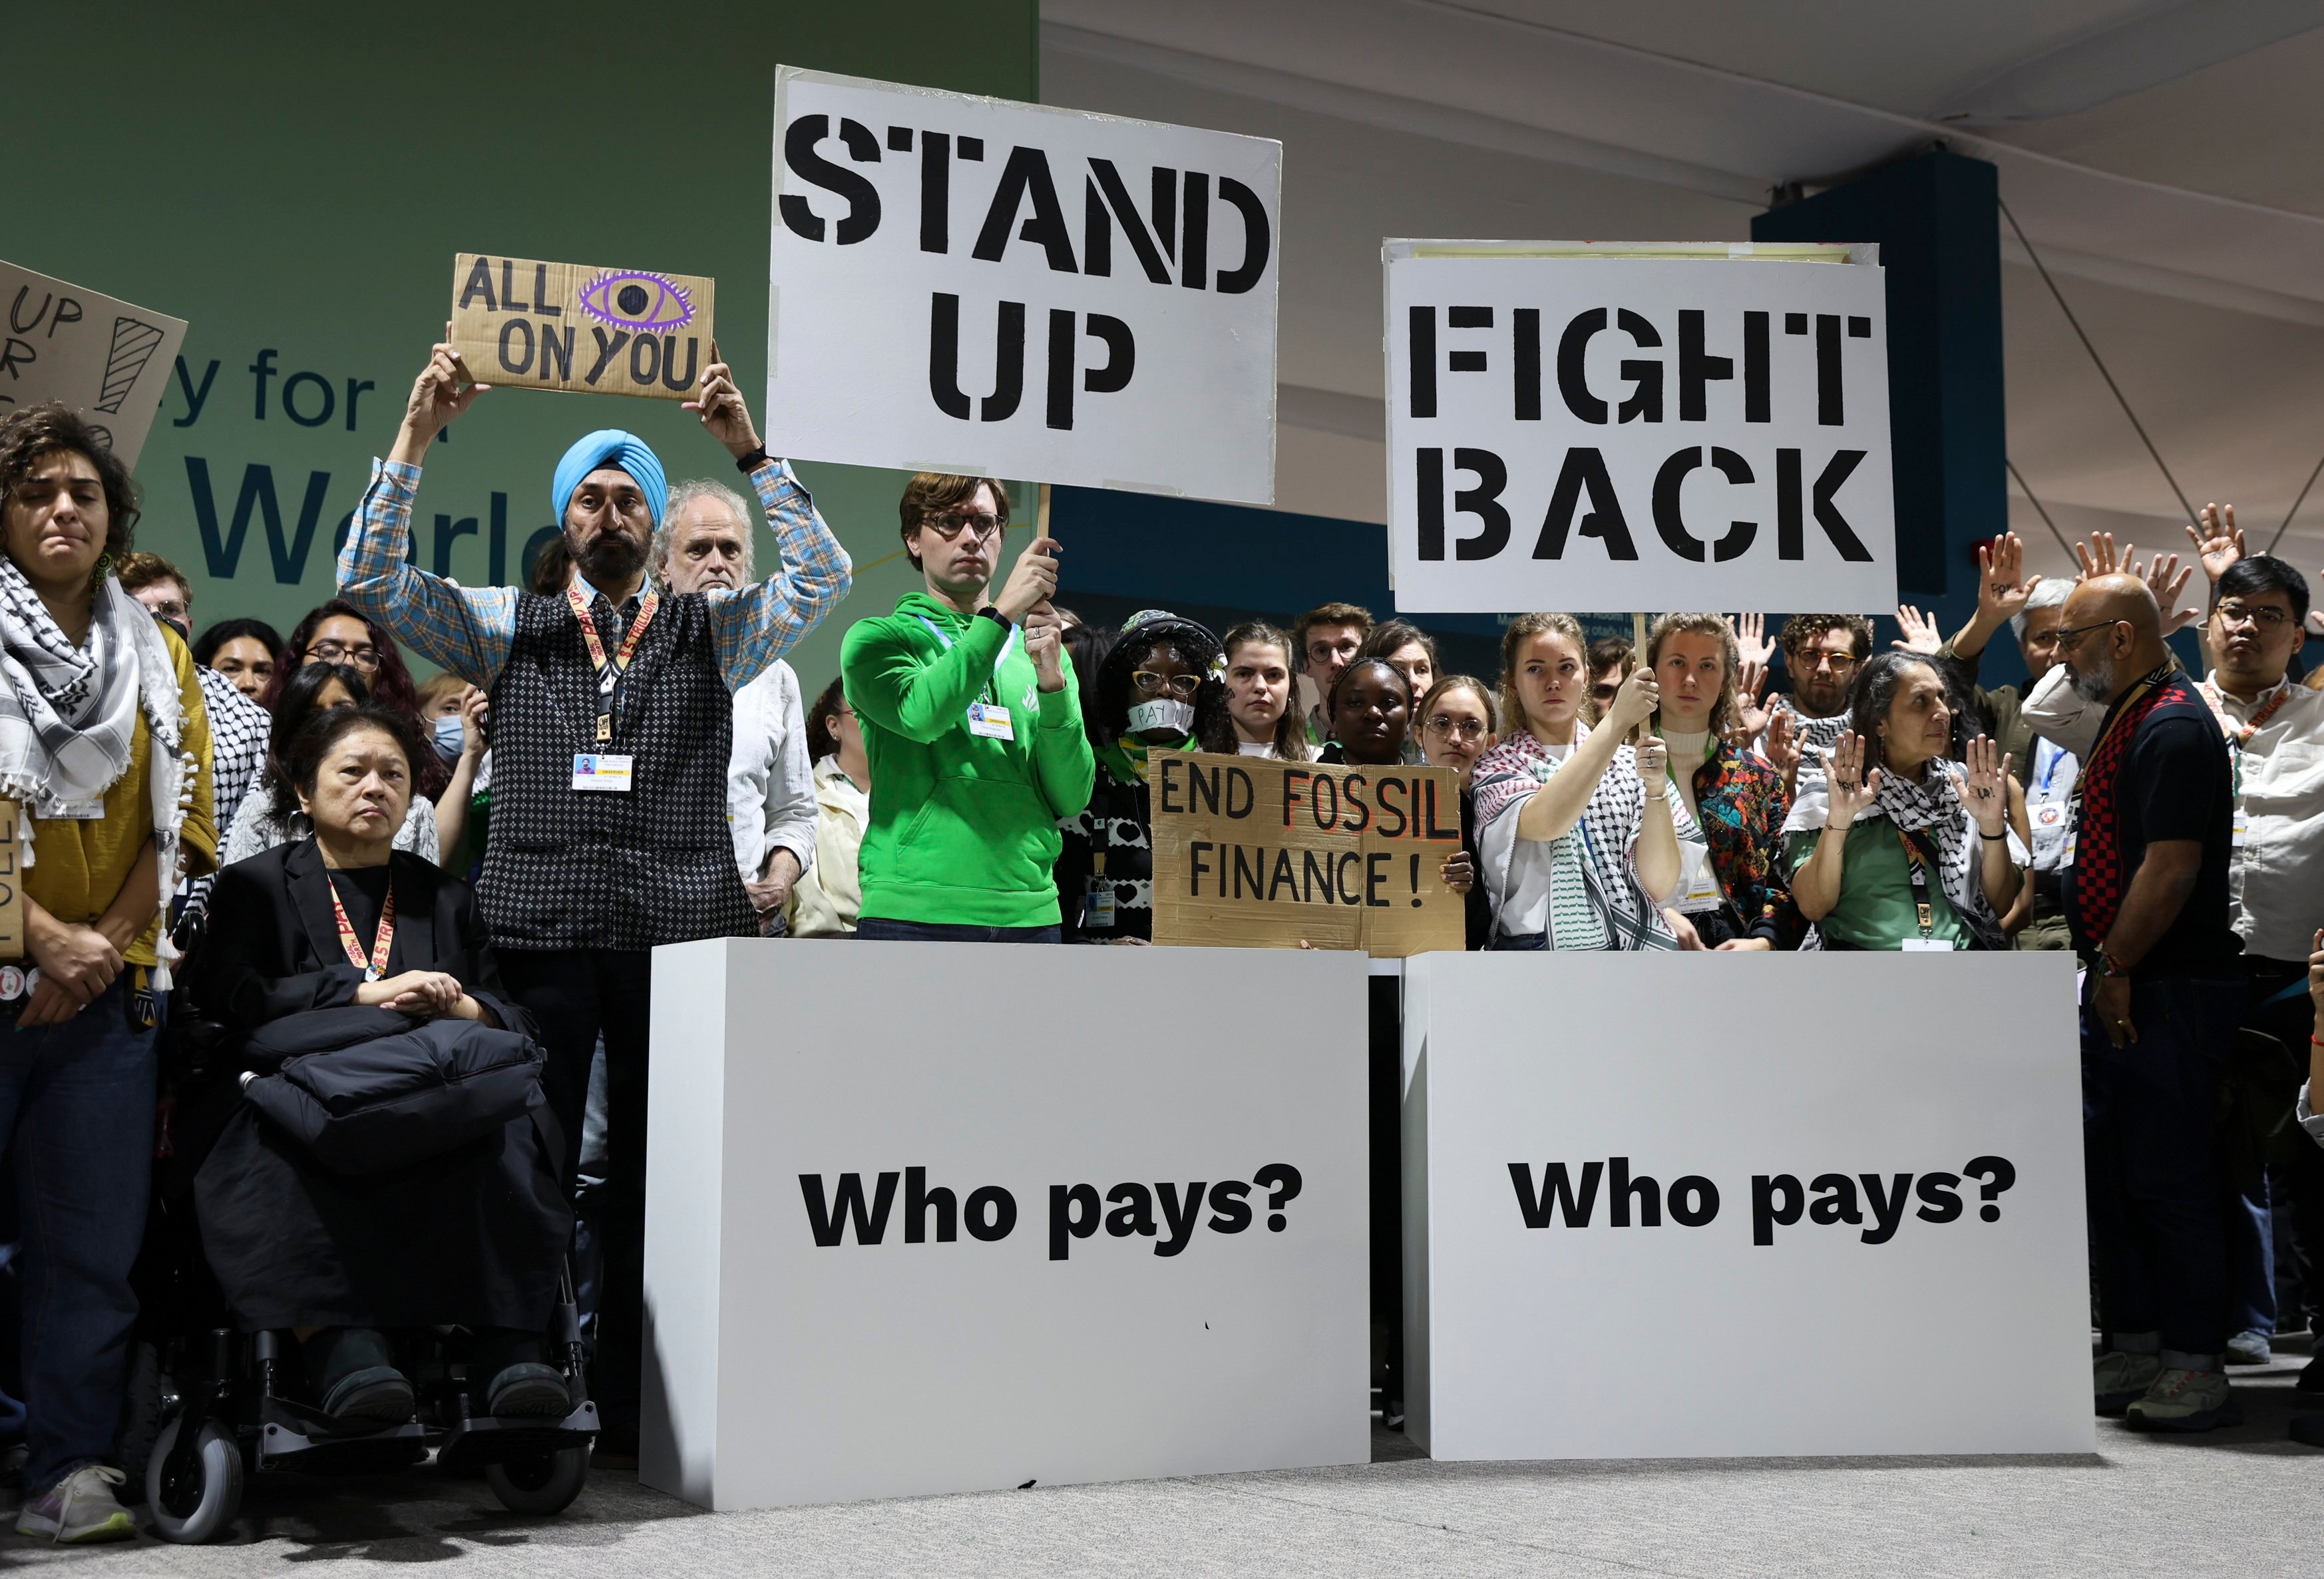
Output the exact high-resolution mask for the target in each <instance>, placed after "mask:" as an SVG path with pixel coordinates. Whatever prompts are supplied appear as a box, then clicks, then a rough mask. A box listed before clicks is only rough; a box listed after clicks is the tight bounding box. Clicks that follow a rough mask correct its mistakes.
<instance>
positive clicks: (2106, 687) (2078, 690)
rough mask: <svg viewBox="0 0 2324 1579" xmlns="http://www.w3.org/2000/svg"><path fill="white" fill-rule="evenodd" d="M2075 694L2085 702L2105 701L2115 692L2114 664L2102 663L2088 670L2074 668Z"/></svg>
mask: <svg viewBox="0 0 2324 1579" xmlns="http://www.w3.org/2000/svg"><path fill="white" fill-rule="evenodd" d="M2070 673H2071V675H2072V677H2073V679H2072V684H2073V690H2074V695H2076V696H2078V697H2081V699H2082V700H2083V701H2085V702H2103V701H2105V700H2106V699H2107V697H2110V696H2112V695H2113V694H2114V665H2113V664H2112V663H2111V662H2107V663H2102V664H2099V665H2098V666H2097V667H2095V668H2092V669H2089V670H2087V671H2085V670H2082V669H2072V670H2070Z"/></svg>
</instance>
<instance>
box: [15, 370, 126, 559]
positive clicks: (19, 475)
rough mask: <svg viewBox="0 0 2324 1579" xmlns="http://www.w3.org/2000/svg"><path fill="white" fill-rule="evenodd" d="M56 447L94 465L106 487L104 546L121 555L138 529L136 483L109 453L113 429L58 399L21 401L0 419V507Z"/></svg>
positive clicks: (53, 453)
mask: <svg viewBox="0 0 2324 1579" xmlns="http://www.w3.org/2000/svg"><path fill="white" fill-rule="evenodd" d="M60 450H69V451H70V452H71V453H73V454H75V455H78V456H82V457H86V458H87V459H88V464H89V465H91V466H95V467H96V468H97V481H98V482H99V483H100V484H102V485H104V488H105V551H106V553H108V554H110V555H112V556H113V557H114V558H115V559H120V558H121V557H122V556H124V554H126V553H128V552H129V547H130V543H131V542H132V540H134V536H135V532H136V527H137V485H136V484H135V483H134V482H133V481H131V480H130V476H129V468H128V467H127V466H124V465H122V464H121V457H118V456H116V455H115V454H114V453H113V435H112V434H111V433H109V432H107V431H106V429H103V428H100V427H98V426H97V424H96V423H94V422H91V421H89V420H88V419H87V418H85V417H83V416H82V415H81V414H80V413H79V412H78V411H74V410H73V409H72V408H71V407H70V406H69V405H67V404H65V403H64V402H62V401H42V402H40V403H39V404H38V405H31V406H23V407H20V408H18V409H17V410H16V411H12V412H10V413H9V414H8V416H7V418H6V419H5V420H0V512H5V510H6V509H7V507H8V504H9V503H10V502H11V501H12V500H14V498H15V496H16V490H17V489H18V488H20V487H22V486H23V485H24V482H25V480H26V479H27V478H29V477H30V476H32V468H33V467H34V466H38V465H39V464H40V463H41V462H42V461H43V460H45V459H46V458H48V457H50V456H51V455H55V454H57V453H58V452H59V451H60Z"/></svg>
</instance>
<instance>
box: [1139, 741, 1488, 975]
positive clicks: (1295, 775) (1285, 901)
mask: <svg viewBox="0 0 2324 1579" xmlns="http://www.w3.org/2000/svg"><path fill="white" fill-rule="evenodd" d="M1146 772H1147V783H1148V787H1149V788H1150V789H1151V790H1152V791H1153V806H1154V825H1153V826H1154V941H1155V942H1157V943H1176V944H1193V945H1215V946H1227V947H1236V948H1296V947H1298V946H1299V945H1300V944H1301V943H1302V942H1306V943H1312V944H1314V946H1316V947H1318V948H1360V949H1362V950H1364V951H1366V952H1367V953H1369V954H1371V955H1373V956H1377V957H1379V958H1383V959H1396V958H1401V957H1403V956H1406V955H1408V954H1424V953H1426V952H1428V951H1429V950H1431V949H1439V948H1449V949H1454V950H1458V949H1460V948H1462V947H1464V946H1466V934H1465V931H1464V922H1463V917H1462V897H1461V896H1460V895H1459V894H1457V893H1455V892H1453V891H1452V890H1451V889H1449V888H1447V887H1445V886H1444V879H1443V873H1442V871H1441V868H1442V867H1443V863H1444V858H1445V857H1446V856H1447V855H1455V854H1460V851H1461V779H1460V775H1459V774H1458V773H1456V772H1454V771H1453V770H1452V769H1451V768H1422V767H1406V766H1402V765H1398V766H1396V767H1387V768H1360V767H1351V766H1346V765H1332V764H1328V763H1323V762H1276V761H1274V760H1272V759H1270V758H1266V757H1245V756H1232V757H1230V756H1212V755H1209V754H1207V753H1198V752H1175V751H1171V752H1156V753H1152V755H1151V756H1149V757H1148V760H1147V768H1146Z"/></svg>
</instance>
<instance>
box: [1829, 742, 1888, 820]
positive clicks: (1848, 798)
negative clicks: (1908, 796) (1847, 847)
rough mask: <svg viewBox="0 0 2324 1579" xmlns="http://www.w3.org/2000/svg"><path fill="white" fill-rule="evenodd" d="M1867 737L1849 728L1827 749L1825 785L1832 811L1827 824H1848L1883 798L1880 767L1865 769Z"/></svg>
mask: <svg viewBox="0 0 2324 1579" xmlns="http://www.w3.org/2000/svg"><path fill="white" fill-rule="evenodd" d="M1864 757H1865V749H1864V737H1863V736H1862V735H1860V734H1854V733H1852V732H1850V731H1849V730H1842V731H1840V739H1839V740H1838V741H1837V742H1835V743H1833V745H1832V748H1831V750H1830V751H1828V752H1826V753H1823V770H1824V789H1825V794H1826V797H1827V804H1828V806H1829V807H1830V808H1831V809H1830V814H1829V815H1828V816H1827V817H1825V819H1824V826H1826V827H1831V828H1846V827H1849V826H1853V825H1854V823H1855V821H1856V819H1857V818H1858V817H1860V816H1862V815H1863V814H1864V812H1865V810H1866V808H1868V807H1870V806H1871V805H1872V803H1873V802H1874V801H1876V800H1877V799H1880V770H1879V769H1877V768H1875V769H1873V770H1872V771H1870V772H1868V773H1867V772H1866V771H1864Z"/></svg>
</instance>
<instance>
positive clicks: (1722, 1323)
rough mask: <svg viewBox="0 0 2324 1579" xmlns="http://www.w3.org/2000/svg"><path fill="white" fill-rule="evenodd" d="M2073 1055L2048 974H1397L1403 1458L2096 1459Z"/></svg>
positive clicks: (1876, 961)
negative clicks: (1948, 1019)
mask: <svg viewBox="0 0 2324 1579" xmlns="http://www.w3.org/2000/svg"><path fill="white" fill-rule="evenodd" d="M657 1002H659V1000H657ZM1932 1003H1943V1004H1949V1005H1960V1006H1964V1008H1965V1009H1966V1011H1967V1013H1968V1015H1969V1018H1968V1019H1967V1020H1964V1022H1963V1023H1962V1025H1961V1027H1960V1034H1958V1035H1954V1036H1949V1037H1948V1036H1938V1037H1931V1036H1928V1035H1926V1034H1925V1032H1924V1026H1925V1023H1926V1006H1927V1005H1929V1004H1932ZM1972 1005H1973V1006H1974V1007H1973V1008H1967V1006H1972ZM2075 1028H2076V1013H2075V1007H2074V962H2073V961H2072V960H2071V959H2070V958H2067V957H2066V956H2063V955H2061V954H2046V955H2045V954H2040V953H2026V954H2017V953H1996V954H1942V955H1938V954H1904V953H1881V952H1867V953H1845V954H1825V953H1807V954H1775V955H1765V954H1706V955H1703V956H1701V958H1700V959H1698V958H1696V957H1694V956H1681V955H1678V954H1675V953H1670V954H1652V953H1646V954H1615V955H1608V954H1602V953H1601V954H1590V953H1583V952H1579V951H1555V952H1552V953H1548V954H1534V955H1521V954H1504V953H1485V954H1425V955H1421V956H1417V957H1416V958H1413V959H1409V960H1406V962H1405V1012H1404V1071H1405V1088H1404V1101H1403V1120H1404V1126H1403V1128H1404V1151H1403V1155H1404V1169H1405V1174H1404V1266H1405V1273H1404V1283H1405V1309H1406V1332H1407V1334H1410V1336H1409V1337H1408V1339H1407V1342H1406V1357H1407V1359H1406V1405H1407V1410H1408V1412H1407V1416H1406V1418H1407V1421H1408V1427H1407V1428H1408V1429H1409V1431H1410V1432H1411V1435H1412V1437H1413V1439H1414V1440H1415V1441H1416V1442H1418V1443H1419V1444H1420V1445H1423V1446H1424V1447H1425V1448H1426V1449H1427V1450H1428V1452H1429V1454H1430V1456H1432V1457H1434V1458H1440V1459H1451V1458H1467V1459H1507V1458H1662V1457H1723V1456H1730V1455H1743V1454H1776V1455H1788V1454H1902V1453H2088V1452H2089V1451H2090V1450H2091V1447H2092V1445H2093V1442H2094V1436H2093V1427H2092V1418H2091V1408H2090V1346H2089V1270H2088V1269H2089V1260H2088V1254H2087V1239H2086V1229H2085V1220H2084V1199H2083V1180H2082V1126H2081V1071H2080V1052H2079V1044H2078V1040H2077V1036H2076V1029H2075ZM1908 1356H1909V1357H1910V1358H1906V1357H1908ZM1932 1376H1933V1377H1934V1378H1936V1379H1937V1380H1935V1381H1934V1382H1933V1383H1932ZM1971 1377H1973V1378H1974V1385H1968V1384H1966V1382H1965V1380H1964V1379H1967V1378H1971Z"/></svg>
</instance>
